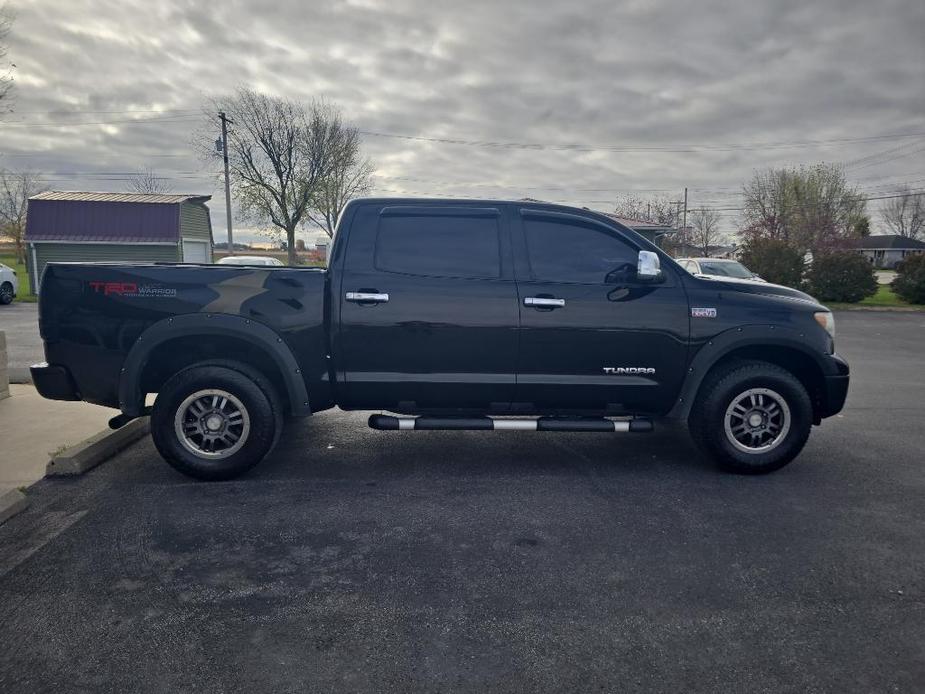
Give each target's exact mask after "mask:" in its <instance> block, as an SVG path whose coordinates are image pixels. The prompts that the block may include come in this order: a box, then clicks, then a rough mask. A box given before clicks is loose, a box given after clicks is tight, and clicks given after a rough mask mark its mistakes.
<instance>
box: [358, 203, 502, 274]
mask: <svg viewBox="0 0 925 694" xmlns="http://www.w3.org/2000/svg"><path fill="white" fill-rule="evenodd" d="M375 265H376V269H378V270H384V271H386V272H400V273H403V274H407V275H426V276H431V277H462V278H471V279H495V278H498V277H500V276H501V248H500V241H499V232H498V220H497V218H496V217H475V216H473V217H467V216H457V215H452V216H440V215H420V216H419V215H408V216H383V217H381V218H380V220H379V233H378V235H377V237H376V255H375Z"/></svg>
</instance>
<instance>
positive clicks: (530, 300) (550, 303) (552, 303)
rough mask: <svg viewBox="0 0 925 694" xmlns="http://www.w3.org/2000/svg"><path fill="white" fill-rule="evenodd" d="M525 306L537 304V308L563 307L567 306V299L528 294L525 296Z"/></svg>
mask: <svg viewBox="0 0 925 694" xmlns="http://www.w3.org/2000/svg"><path fill="white" fill-rule="evenodd" d="M524 306H535V307H537V308H562V307H563V306H565V299H548V298H546V297H544V296H528V297H525V298H524Z"/></svg>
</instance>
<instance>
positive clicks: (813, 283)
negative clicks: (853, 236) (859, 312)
mask: <svg viewBox="0 0 925 694" xmlns="http://www.w3.org/2000/svg"><path fill="white" fill-rule="evenodd" d="M806 284H807V289H808V290H809V293H810V294H812V295H813V296H814V297H816V298H817V299H819V300H820V301H842V302H846V303H849V304H855V303H857V302H858V301H861V300H862V299H866V298H867V297H868V296H873V295H874V294H876V293H877V277H876V275H875V274H874V268H873V266H872V265H871V264H870V261H869V260H867V258H865V257H864V256H862V255H860V254H859V253H855V252H854V251H831V252H827V253H818V254H816V256H815V257H814V258H813V264H812V266H811V267H810V269H809V272H808V273H807V274H806Z"/></svg>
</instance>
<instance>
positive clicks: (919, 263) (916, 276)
mask: <svg viewBox="0 0 925 694" xmlns="http://www.w3.org/2000/svg"><path fill="white" fill-rule="evenodd" d="M896 272H897V275H896V279H894V280H893V282H892V284H891V286H892V287H893V291H894V292H896V295H897V296H898V297H899V298H900V299H902V300H904V301H908V302H909V303H910V304H925V255H910V256H909V257H908V258H905V259H904V260H902V261H901V262H900V263H899V264H898V265H897V266H896Z"/></svg>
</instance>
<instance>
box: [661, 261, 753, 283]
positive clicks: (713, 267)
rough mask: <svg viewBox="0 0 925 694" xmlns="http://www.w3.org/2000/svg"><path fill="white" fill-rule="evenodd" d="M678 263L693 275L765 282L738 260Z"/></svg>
mask: <svg viewBox="0 0 925 694" xmlns="http://www.w3.org/2000/svg"><path fill="white" fill-rule="evenodd" d="M677 263H678V265H680V266H681V267H683V268H684V269H685V270H687V271H688V272H689V273H691V274H692V275H707V276H708V277H732V278H733V279H737V280H756V281H758V282H764V281H765V280H763V279H761V278H760V277H759V276H758V275H756V274H755V273H754V272H752V271H751V270H749V269H748V268H747V267H745V266H744V265H743V264H742V263H740V262H739V261H737V260H725V259H723V258H678V259H677Z"/></svg>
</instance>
